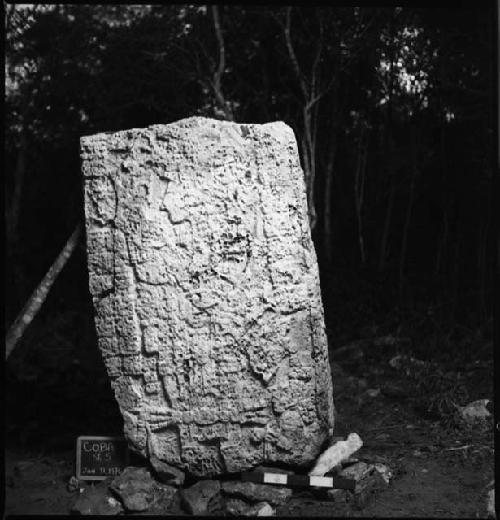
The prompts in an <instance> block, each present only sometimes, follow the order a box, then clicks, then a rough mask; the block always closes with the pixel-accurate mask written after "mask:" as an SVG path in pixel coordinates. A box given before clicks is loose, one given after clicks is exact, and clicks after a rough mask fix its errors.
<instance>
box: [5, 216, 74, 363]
mask: <svg viewBox="0 0 500 520" xmlns="http://www.w3.org/2000/svg"><path fill="white" fill-rule="evenodd" d="M80 228H81V226H80V224H78V225H77V226H76V228H75V230H74V231H73V233H72V234H71V236H70V237H69V239H68V241H67V242H66V245H65V246H64V248H63V250H62V251H61V252H60V253H59V256H58V257H57V258H56V260H55V262H54V263H53V264H52V266H51V267H50V269H49V270H48V271H47V274H46V275H45V276H44V277H43V279H42V281H41V282H40V284H39V285H38V287H37V288H36V289H35V291H34V292H33V294H32V295H31V296H30V298H29V300H28V301H27V302H26V305H25V306H24V307H23V309H22V310H21V312H20V313H19V315H18V316H17V318H16V319H15V321H14V323H13V324H12V325H11V326H10V328H9V331H8V332H7V337H6V339H5V359H7V358H8V357H9V355H10V353H11V352H12V351H13V350H14V347H15V346H16V345H17V343H18V342H19V340H20V339H21V337H22V336H23V334H24V331H25V330H26V328H27V327H28V325H29V324H30V323H31V322H32V320H33V318H34V317H35V316H36V314H37V313H38V311H39V310H40V307H41V306H42V304H43V302H44V301H45V299H46V298H47V295H48V294H49V291H50V289H51V287H52V285H53V284H54V282H55V280H56V278H57V276H58V275H59V273H60V272H61V270H62V268H63V267H64V266H65V265H66V262H67V261H68V259H69V258H70V257H71V255H72V253H73V251H74V250H75V247H76V246H77V244H78V238H79V236H80Z"/></svg>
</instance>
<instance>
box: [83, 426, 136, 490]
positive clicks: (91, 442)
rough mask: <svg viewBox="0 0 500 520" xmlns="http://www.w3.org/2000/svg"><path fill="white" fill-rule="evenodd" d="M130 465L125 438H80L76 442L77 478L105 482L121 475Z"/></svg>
mask: <svg viewBox="0 0 500 520" xmlns="http://www.w3.org/2000/svg"><path fill="white" fill-rule="evenodd" d="M128 463H129V451H128V444H127V441H126V440H125V439H124V438H123V437H99V436H80V437H78V439H77V440H76V477H77V478H78V479H79V480H104V479H106V478H108V477H114V476H117V475H119V474H120V473H121V472H122V471H123V470H124V469H125V468H126V467H127V466H128Z"/></svg>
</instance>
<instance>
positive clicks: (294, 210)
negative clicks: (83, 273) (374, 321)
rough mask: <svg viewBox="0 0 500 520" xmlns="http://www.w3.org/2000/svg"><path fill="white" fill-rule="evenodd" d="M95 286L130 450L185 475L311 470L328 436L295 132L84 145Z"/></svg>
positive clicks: (209, 126)
mask: <svg viewBox="0 0 500 520" xmlns="http://www.w3.org/2000/svg"><path fill="white" fill-rule="evenodd" d="M81 155H82V161H83V164H82V169H83V173H84V177H85V210H86V232H87V249H88V267H89V286H90V291H91V294H92V296H93V301H94V307H95V323H96V329H97V335H98V340H99V347H100V350H101V352H102V355H103V358H104V361H105V364H106V367H107V371H108V374H109V376H110V378H111V382H112V386H113V389H114V392H115V396H116V399H117V401H118V403H119V405H120V409H121V412H122V415H123V418H124V424H125V426H124V429H125V435H126V436H127V438H128V439H129V442H130V444H131V446H132V448H133V449H135V450H136V451H137V452H139V453H141V454H142V455H145V456H150V455H151V454H154V455H155V456H156V457H157V458H158V459H160V460H163V461H165V462H167V463H169V464H172V465H174V466H176V467H179V468H181V469H183V470H186V471H189V472H191V473H193V474H195V475H216V474H221V473H225V472H233V471H240V470H244V469H248V468H251V467H253V466H255V465H257V464H261V463H272V462H273V461H279V462H282V463H287V464H308V463H311V462H312V461H314V459H315V457H316V455H318V453H319V451H320V447H321V444H322V442H323V441H324V440H325V438H326V437H327V436H328V434H329V433H330V431H331V429H332V428H333V401H332V386H331V376H330V369H329V363H328V354H327V342H326V336H325V332H324V321H323V308H322V303H321V297H320V288H319V277H318V268H317V263H316V256H315V252H314V248H313V244H312V241H311V236H310V230H309V225H308V218H307V207H306V197H305V185H304V181H303V173H302V170H301V168H300V163H299V156H298V152H297V145H296V142H295V137H294V134H293V132H292V130H291V129H290V128H289V127H288V126H286V125H285V124H284V123H280V122H277V123H269V124H265V125H240V124H236V123H230V122H222V121H215V120H210V119H205V118H199V117H195V118H189V119H185V120H182V121H179V122H177V123H173V124H170V125H155V126H151V127H149V128H146V129H134V130H127V131H121V132H116V133H105V134H98V135H94V136H89V137H84V138H82V140H81Z"/></svg>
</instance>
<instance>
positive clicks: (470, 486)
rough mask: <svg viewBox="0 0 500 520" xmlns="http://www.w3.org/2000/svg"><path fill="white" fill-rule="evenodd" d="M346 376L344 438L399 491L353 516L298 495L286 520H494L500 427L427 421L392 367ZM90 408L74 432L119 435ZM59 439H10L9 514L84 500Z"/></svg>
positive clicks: (481, 384) (481, 394)
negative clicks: (492, 490)
mask: <svg viewBox="0 0 500 520" xmlns="http://www.w3.org/2000/svg"><path fill="white" fill-rule="evenodd" d="M368 361H369V360H368ZM347 366H348V365H347V364H346V367H347ZM346 367H344V368H341V367H340V365H334V368H333V379H334V389H335V405H336V409H337V419H336V421H337V422H336V424H337V428H336V432H335V433H336V435H339V436H345V435H347V434H348V433H350V432H357V433H358V434H359V435H360V436H361V438H362V439H363V441H364V446H363V447H362V448H361V450H359V451H358V452H357V453H356V458H358V459H359V460H365V461H369V462H383V463H385V464H387V465H388V466H389V468H390V469H391V471H392V473H393V478H392V480H391V482H390V485H389V486H388V487H387V488H386V489H383V490H380V491H378V492H376V493H374V494H373V496H371V497H370V499H369V500H368V501H367V502H366V503H365V504H364V506H363V507H348V508H346V507H344V506H341V505H338V504H336V503H332V502H328V501H326V500H325V498H324V497H322V496H321V494H318V493H316V494H313V493H312V492H311V491H307V490H302V491H301V490H296V491H295V492H294V496H293V497H292V499H291V500H290V501H289V502H288V503H287V504H286V506H282V507H280V508H278V510H277V515H278V516H327V517H334V516H359V517H439V518H485V517H486V516H487V513H486V511H487V510H486V504H487V489H488V484H490V483H491V481H492V480H493V478H494V470H493V464H494V451H493V424H488V425H487V426H486V427H484V426H483V427H477V426H476V427H467V426H465V425H458V426H457V425H456V424H455V425H454V424H451V425H450V424H448V425H447V424H446V423H444V422H443V420H442V418H438V417H437V416H432V414H426V413H423V411H422V407H421V406H420V408H419V406H417V405H416V403H417V401H418V399H417V400H415V398H414V397H412V396H411V392H410V395H407V394H405V391H404V390H401V385H403V388H404V383H408V382H409V381H410V379H409V377H408V376H407V375H406V374H404V373H398V372H397V371H394V370H393V371H392V372H393V373H392V376H391V377H392V379H391V382H390V384H389V383H388V374H387V370H386V367H387V358H386V359H378V360H377V361H376V362H375V361H374V360H371V361H369V363H368V364H366V363H365V364H363V363H361V362H360V363H358V364H357V369H356V370H354V371H352V370H348V369H347V368H346ZM360 373H361V374H362V376H363V377H361V375H360ZM466 375H467V385H468V386H469V389H470V392H469V397H470V398H471V399H473V398H476V399H479V398H492V395H493V394H492V384H493V368H492V366H489V365H487V366H482V367H479V368H477V369H474V367H472V369H471V370H470V371H469V372H466ZM68 384H69V382H68ZM384 385H385V386H384ZM398 385H399V390H397V388H398ZM407 387H408V384H407ZM103 388H104V387H103ZM391 388H392V390H388V389H391ZM395 388H396V390H397V391H396V390H395ZM380 389H383V390H384V391H380ZM108 398H109V396H108ZM33 399H35V401H36V397H35V395H34V394H33V393H31V400H32V401H33ZM21 404H22V403H19V405H21ZM420 404H421V403H420ZM76 406H77V408H78V404H76ZM80 408H81V410H82V414H81V417H82V418H83V419H82V422H81V424H78V421H77V419H75V418H73V419H74V420H73V423H72V424H73V426H72V428H71V429H69V430H68V431H69V432H70V433H71V432H74V433H78V434H79V435H84V434H114V433H116V431H109V430H106V427H103V428H100V429H99V431H90V429H89V427H88V424H90V423H89V422H88V416H87V415H85V413H84V410H85V406H84V405H83V404H82V405H81V407H80ZM85 418H87V419H85ZM54 420H55V419H54ZM68 420H69V419H68ZM56 423H57V421H56ZM68 424H69V423H68ZM86 424H87V426H85V425H86ZM92 424H94V427H95V423H92ZM42 427H43V425H42V426H40V424H38V425H36V426H35V427H34V428H42ZM12 431H13V432H14V433H15V432H16V431H18V430H14V429H13V430H12ZM54 431H56V430H53V432H54ZM57 431H59V432H60V433H61V436H60V437H58V436H57V435H56V434H54V433H52V439H51V440H52V442H48V440H47V436H45V437H44V436H42V435H39V436H38V437H37V435H36V430H35V433H33V434H32V435H31V441H30V442H25V443H21V442H16V439H17V440H19V439H18V437H19V436H18V435H17V436H16V435H10V437H9V438H8V444H7V449H6V458H5V465H6V467H5V470H6V479H5V483H6V488H5V489H6V503H5V514H42V515H54V514H68V513H69V512H70V509H71V506H72V505H73V504H74V502H75V500H76V494H75V492H70V491H68V490H67V484H68V480H69V479H70V477H71V476H72V475H74V473H75V470H74V460H75V454H74V450H73V448H72V444H73V443H74V440H75V437H76V436H74V437H72V436H71V435H69V434H68V431H66V432H64V435H63V432H62V431H61V429H60V428H59V430H57ZM37 438H39V439H40V441H39V442H38V445H37V441H36V439H37Z"/></svg>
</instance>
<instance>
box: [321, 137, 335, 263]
mask: <svg viewBox="0 0 500 520" xmlns="http://www.w3.org/2000/svg"><path fill="white" fill-rule="evenodd" d="M331 146H332V147H331V149H330V153H329V157H328V163H327V165H326V169H325V175H326V178H325V192H324V209H323V228H324V229H323V247H324V251H325V258H326V261H327V262H328V264H331V263H332V261H333V232H332V195H333V193H332V191H333V178H334V172H335V168H334V164H335V156H336V153H337V144H336V143H334V144H333V145H331Z"/></svg>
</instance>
